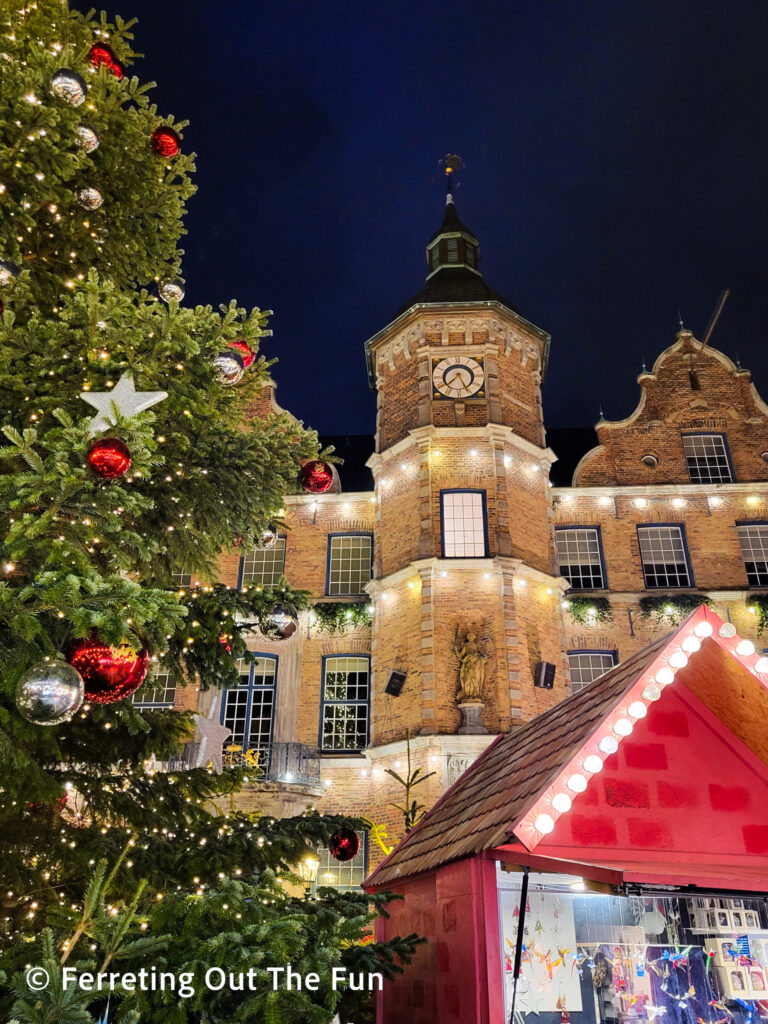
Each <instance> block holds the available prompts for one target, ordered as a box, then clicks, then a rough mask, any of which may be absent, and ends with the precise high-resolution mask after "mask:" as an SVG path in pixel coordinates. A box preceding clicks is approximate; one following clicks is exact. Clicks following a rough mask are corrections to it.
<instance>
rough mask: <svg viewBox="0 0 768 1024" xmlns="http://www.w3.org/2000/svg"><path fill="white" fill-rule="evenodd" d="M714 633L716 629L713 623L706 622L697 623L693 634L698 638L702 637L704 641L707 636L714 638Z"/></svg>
mask: <svg viewBox="0 0 768 1024" xmlns="http://www.w3.org/2000/svg"><path fill="white" fill-rule="evenodd" d="M714 631H715V629H714V626H713V625H712V623H711V622H707V621H706V620H705V621H703V622H697V623H696V625H695V626H694V627H693V632H694V633H695V634H696V636H698V637H701V638H702V639H703V638H704V637H705V636H712V634H713V633H714Z"/></svg>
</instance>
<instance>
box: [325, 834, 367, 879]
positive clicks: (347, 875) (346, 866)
mask: <svg viewBox="0 0 768 1024" xmlns="http://www.w3.org/2000/svg"><path fill="white" fill-rule="evenodd" d="M358 839H359V840H360V849H359V850H358V851H357V853H356V854H355V856H354V857H353V858H352V860H345V861H338V860H336V858H335V857H334V856H333V854H332V853H331V851H330V850H329V849H328V847H326V846H320V847H318V850H317V857H318V860H319V861H320V866H319V868H318V869H317V885H318V886H323V885H330V886H332V887H333V888H334V889H359V888H360V886H361V885H362V884H363V879H364V878H365V876H366V875H367V873H368V849H367V845H366V841H365V840H366V837H365V835H364V834H360V833H358Z"/></svg>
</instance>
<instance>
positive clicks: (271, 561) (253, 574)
mask: <svg viewBox="0 0 768 1024" xmlns="http://www.w3.org/2000/svg"><path fill="white" fill-rule="evenodd" d="M284 572H285V537H278V538H277V540H276V541H275V543H274V544H273V545H272V547H271V548H267V549H264V548H256V549H255V550H254V551H251V552H249V553H248V554H247V555H243V557H242V558H241V559H240V582H239V583H238V586H240V587H242V586H243V584H245V583H256V584H258V585H259V586H262V587H274V586H277V584H278V583H279V582H280V577H281V576H282V575H283V573H284Z"/></svg>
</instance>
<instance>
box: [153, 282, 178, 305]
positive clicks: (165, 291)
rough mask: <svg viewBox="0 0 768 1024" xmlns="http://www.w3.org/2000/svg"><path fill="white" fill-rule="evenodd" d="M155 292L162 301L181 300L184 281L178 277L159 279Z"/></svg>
mask: <svg viewBox="0 0 768 1024" xmlns="http://www.w3.org/2000/svg"><path fill="white" fill-rule="evenodd" d="M157 293H158V295H159V296H160V298H161V299H162V300H163V302H181V300H182V299H183V298H184V282H183V281H182V280H181V278H180V277H175V278H172V279H169V280H167V281H161V282H160V284H159V285H158V286H157Z"/></svg>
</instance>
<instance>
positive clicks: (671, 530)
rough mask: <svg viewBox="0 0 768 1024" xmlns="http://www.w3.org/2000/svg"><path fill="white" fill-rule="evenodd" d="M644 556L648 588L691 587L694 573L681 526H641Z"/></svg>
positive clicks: (642, 553) (642, 559) (640, 537)
mask: <svg viewBox="0 0 768 1024" xmlns="http://www.w3.org/2000/svg"><path fill="white" fill-rule="evenodd" d="M637 533H638V538H639V540H640V559H641V561H642V563H643V575H644V577H645V585H646V587H647V588H648V589H656V588H665V587H690V586H691V573H690V569H689V567H688V558H687V555H686V551H685V535H684V533H683V528H682V527H681V526H673V525H671V526H638V528H637Z"/></svg>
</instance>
